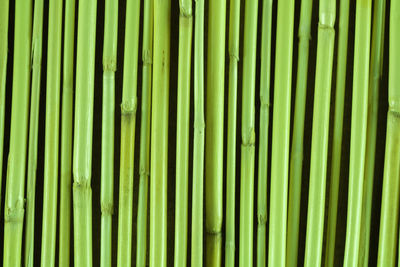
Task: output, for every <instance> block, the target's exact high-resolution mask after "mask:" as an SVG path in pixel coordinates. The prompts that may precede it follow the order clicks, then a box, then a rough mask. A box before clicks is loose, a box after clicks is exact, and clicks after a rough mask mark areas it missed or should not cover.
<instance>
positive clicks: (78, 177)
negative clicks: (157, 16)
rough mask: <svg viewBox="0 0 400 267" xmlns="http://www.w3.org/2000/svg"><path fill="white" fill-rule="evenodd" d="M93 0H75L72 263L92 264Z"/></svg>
mask: <svg viewBox="0 0 400 267" xmlns="http://www.w3.org/2000/svg"><path fill="white" fill-rule="evenodd" d="M96 9H97V0H88V1H79V8H78V10H79V11H78V44H77V57H76V58H77V62H76V97H75V127H74V158H73V175H74V184H73V207H74V257H75V259H74V265H75V266H77V267H81V266H86V267H91V266H92V264H93V263H92V256H93V255H92V189H91V186H90V183H91V177H92V170H91V169H92V133H93V94H94V88H93V87H94V81H93V80H94V63H95V62H94V61H95V40H96Z"/></svg>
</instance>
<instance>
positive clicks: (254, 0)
mask: <svg viewBox="0 0 400 267" xmlns="http://www.w3.org/2000/svg"><path fill="white" fill-rule="evenodd" d="M257 15H258V0H246V1H245V9H244V43H243V84H242V88H243V91H242V145H241V151H242V153H241V168H240V176H241V183H240V232H239V238H240V244H239V266H243V267H245V266H248V267H251V266H253V218H254V214H253V212H254V211H253V209H254V158H255V141H256V133H255V130H254V127H255V103H254V102H255V83H256V51H257Z"/></svg>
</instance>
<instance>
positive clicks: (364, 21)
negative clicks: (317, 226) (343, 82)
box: [343, 0, 371, 267]
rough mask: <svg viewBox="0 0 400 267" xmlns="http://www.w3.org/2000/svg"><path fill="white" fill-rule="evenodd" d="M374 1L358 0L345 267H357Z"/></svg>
mask: <svg viewBox="0 0 400 267" xmlns="http://www.w3.org/2000/svg"><path fill="white" fill-rule="evenodd" d="M370 35H371V0H357V2H356V26H355V42H354V47H355V49H354V72H353V73H354V75H353V103H352V114H351V137H350V164H349V169H350V170H349V191H348V192H349V195H348V208H347V227H346V246H345V253H344V265H343V266H344V267H351V266H358V252H359V248H360V233H361V210H362V195H363V185H364V167H365V147H366V139H367V115H368V113H367V111H368V109H367V108H368V81H369V78H368V77H369V57H370Z"/></svg>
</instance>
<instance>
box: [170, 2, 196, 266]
mask: <svg viewBox="0 0 400 267" xmlns="http://www.w3.org/2000/svg"><path fill="white" fill-rule="evenodd" d="M179 9H180V15H179V55H178V60H179V61H178V99H177V104H178V108H177V128H176V140H177V141H176V200H175V205H176V206H175V229H177V231H175V250H174V266H175V267H178V266H186V262H187V228H188V222H187V217H188V172H189V117H190V116H189V115H190V71H191V68H190V67H191V65H190V64H191V54H192V31H193V15H192V1H191V0H179ZM178 229H179V230H178Z"/></svg>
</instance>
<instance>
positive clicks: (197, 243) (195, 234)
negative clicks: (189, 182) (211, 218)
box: [191, 0, 205, 267]
mask: <svg viewBox="0 0 400 267" xmlns="http://www.w3.org/2000/svg"><path fill="white" fill-rule="evenodd" d="M195 10H196V13H195V22H194V23H195V24H194V134H193V135H194V137H193V139H194V140H193V194H192V246H191V266H192V267H202V266H203V251H204V248H203V240H204V239H203V214H204V212H203V201H204V194H203V193H204V138H205V129H204V127H205V126H204V125H205V123H204V0H196V5H195Z"/></svg>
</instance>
